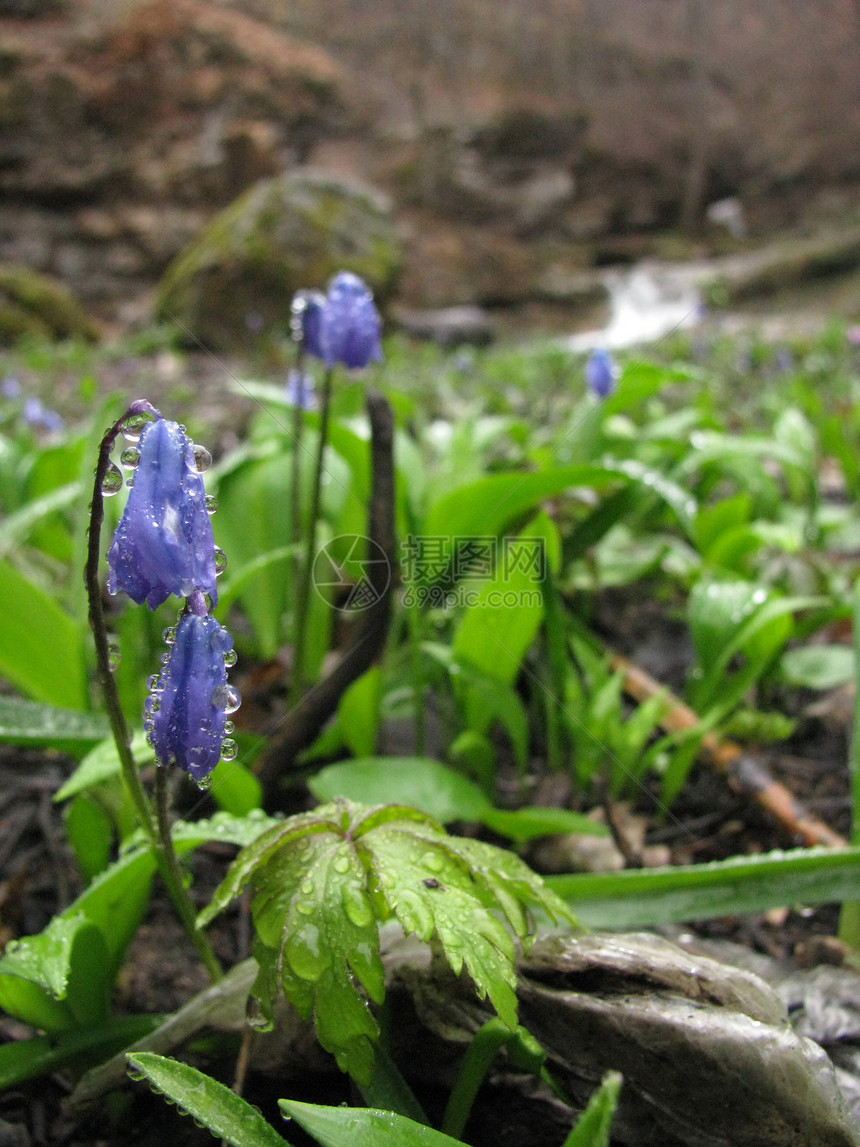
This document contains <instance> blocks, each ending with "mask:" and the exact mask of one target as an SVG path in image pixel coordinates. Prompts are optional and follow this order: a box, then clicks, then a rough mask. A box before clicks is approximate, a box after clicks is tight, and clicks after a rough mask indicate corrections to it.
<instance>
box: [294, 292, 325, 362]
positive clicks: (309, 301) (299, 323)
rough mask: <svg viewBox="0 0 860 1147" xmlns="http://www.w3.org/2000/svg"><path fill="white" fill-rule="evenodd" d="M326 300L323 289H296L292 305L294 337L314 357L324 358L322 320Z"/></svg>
mask: <svg viewBox="0 0 860 1147" xmlns="http://www.w3.org/2000/svg"><path fill="white" fill-rule="evenodd" d="M325 302H326V299H325V295H324V294H323V293H322V291H296V293H295V295H294V296H293V302H292V305H291V307H290V311H291V313H292V318H291V319H290V327H291V328H292V332H293V338H294V339H295V340H296V341H297V342H301V344H302V346H303V347H304V349H305V350H306V351H307V353H308V354H312V355H313V356H314V358H322V348H321V346H320V320H321V319H322V312H323V307H324V306H325Z"/></svg>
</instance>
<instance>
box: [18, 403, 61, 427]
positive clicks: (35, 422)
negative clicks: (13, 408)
mask: <svg viewBox="0 0 860 1147" xmlns="http://www.w3.org/2000/svg"><path fill="white" fill-rule="evenodd" d="M22 414H23V415H24V421H25V422H26V423H27V425H28V426H29V427H30V429H31V430H47V431H48V432H49V433H54V432H55V431H57V430H62V429H63V420H62V418H61V417H60V416H59V414H57V412H56V410H49V409H48V408H47V407H46V406H45V405H44V404H43V402H42V400H41V399H40V398H35V397H33V396H30V397H29V398H26V399H25V400H24V408H23V410H22Z"/></svg>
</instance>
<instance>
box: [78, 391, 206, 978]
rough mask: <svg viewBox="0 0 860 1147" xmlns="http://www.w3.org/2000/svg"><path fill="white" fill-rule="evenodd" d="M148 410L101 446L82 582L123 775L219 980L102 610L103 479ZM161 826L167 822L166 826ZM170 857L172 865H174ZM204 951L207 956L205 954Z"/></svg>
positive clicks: (136, 407) (170, 886)
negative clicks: (146, 764)
mask: <svg viewBox="0 0 860 1147" xmlns="http://www.w3.org/2000/svg"><path fill="white" fill-rule="evenodd" d="M139 413H148V414H151V415H154V416H156V417H160V415H159V414H158V411H157V410H155V408H154V407H152V406H150V404H149V403H148V402H145V401H143V400H139V401H138V402H134V403H132V405H131V406H130V407H129V409H128V410H127V411H126V412H125V414H124V415H123V416H122V418H120V419H118V420H117V421H116V422H115V423H114V424H113V426H111V427H110V428H109V429H108V431H107V433H106V434H105V436H104V438H103V439H102V442H101V446H100V448H99V456H98V462H97V463H96V473H95V483H94V486H93V500H92V503H91V505H90V524H89V531H88V534H87V563H86V567H85V570H84V581H85V583H86V587H87V599H88V601H89V620H90V628H91V629H92V632H93V639H94V641H95V647H96V666H97V674H98V681H99V686H100V687H101V691H102V695H103V697H104V702H105V709H106V710H107V717H108V721H109V723H110V728H111V733H112V735H113V739H114V744H115V745H116V751H117V755H118V757H119V760H120V767H121V769H122V776H123V780H124V781H125V784H126V786H127V788H128V791H129V793H130V794H131V799H132V801H133V803H134V807H135V810H136V812H137V815H138V819H139V820H140V824H141V827H142V828H143V831H144V833H145V835H146V837H147V840H148V841H149V843H150V846H151V847H152V851H153V855H154V857H155V862H156V864H157V865H158V870H159V872H160V873H161V877H162V879H163V881H164V884H165V887H166V888H167V891H168V893H169V895H170V899H171V900H172V901H173V904H174V906H175V908H176V911H177V912H178V914H179V918H180V920H181V921H182V923H183V925H184V926H185V928H186V930H187V931H188V935H189V937H190V939H191V942H192V943H193V944H194V946H195V948H196V949H197V951H198V952H199V953H200V957H201V959H202V960H203V963H204V964H205V966H206V968H207V970H208V972H209V974H210V976H212V978H213V979H218V978H219V976H220V974H221V969H220V967H219V966H218V961H217V959H216V957H215V953H214V952H213V951H212V946H211V944H210V942H209V938H208V937H207V936H206V935H205V933H203V932H200V931H199V930H198V929H197V928H196V926H195V923H194V920H195V912H194V905H193V904H192V902H191V898H190V896H189V895H188V890H187V889H186V888H185V885H184V884H183V882H182V876H181V873H180V872H179V865H178V861H177V860H176V854H175V852H174V851H173V841H172V839H171V837H170V832H169V826H168V829H167V834H166V836H165V835H164V834H163V832H160V831H159V823H158V821H157V820H156V817H155V814H154V812H153V809H152V805H151V804H150V801H149V798H148V797H147V795H146V791H145V789H144V787H143V782H142V781H141V779H140V773H139V772H138V769H137V765H136V763H135V760H134V756H133V755H132V751H131V738H130V737H129V732H128V725H127V724H126V720H125V715H124V713H123V711H122V706H121V704H120V700H119V691H118V689H117V686H116V681H115V679H114V676H113V673H112V672H111V667H110V643H109V641H108V633H107V625H106V623H105V615H104V608H103V606H102V592H101V591H102V587H101V584H100V581H99V563H100V557H101V552H100V551H101V529H102V523H103V522H104V496H103V493H102V483H103V482H104V480H105V476H106V475H107V473H108V470H109V468H110V466H111V460H110V454H111V450H112V449H113V445H114V442H115V441H116V437H117V435H118V434H119V432H120V430H121V429H122V424H123V423H124V422H125V420H126V419H127V418H128V417H129V415H133V414H139ZM162 827H163V826H162ZM171 857H172V863H171ZM204 949H205V950H206V953H207V954H206V955H204V954H203V952H204Z"/></svg>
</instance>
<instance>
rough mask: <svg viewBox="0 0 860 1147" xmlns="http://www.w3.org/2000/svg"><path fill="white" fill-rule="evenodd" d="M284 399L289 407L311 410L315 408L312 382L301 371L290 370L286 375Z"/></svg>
mask: <svg viewBox="0 0 860 1147" xmlns="http://www.w3.org/2000/svg"><path fill="white" fill-rule="evenodd" d="M286 399H287V402H288V403H289V404H290V406H299V407H301V409H302V410H313V409H314V407H315V406H316V399H315V397H314V382H313V379H312V378H311V376H310V375H309V374H305V372H304V371H303V370H291V371H290V373H289V374H288V375H287V388H286Z"/></svg>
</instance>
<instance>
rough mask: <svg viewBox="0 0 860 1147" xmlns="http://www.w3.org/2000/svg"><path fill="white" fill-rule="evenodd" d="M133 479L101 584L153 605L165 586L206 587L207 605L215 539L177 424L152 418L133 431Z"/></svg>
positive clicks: (177, 589)
mask: <svg viewBox="0 0 860 1147" xmlns="http://www.w3.org/2000/svg"><path fill="white" fill-rule="evenodd" d="M139 449H140V461H139V462H138V464H137V468H136V470H135V475H134V485H133V486H132V489H131V491H130V493H129V497H128V502H127V503H126V507H125V510H124V511H123V515H122V518H121V519H120V522H119V525H118V526H117V529H116V533H115V534H114V537H113V542H112V544H111V547H110V550H109V551H108V568H109V571H110V576H109V578H108V589H109V590H110V592H111V593H119V591H120V590H124V591H125V592H126V593H127V594H128V596H129V597H130V598H131V599H132V601H135V602H137V604H138V605H140V604H141V603H142V602H143V601H146V604H147V605H148V606H149V608H150V609H156V608H157V607H158V606H159V605H161V603H162V602H163V601H166V600H167V598H168V597H169V596H170V595H171V594H176V595H177V596H179V597H188V596H189V595H190V594H191V593H193V592H194V590H201V591H202V592H203V593H208V594H209V595H210V596H211V598H212V603H213V605H214V604H215V602H216V601H217V600H218V595H217V591H216V589H215V544H214V540H213V537H212V523H211V522H210V520H209V514H208V513H207V510H206V492H205V489H204V487H203V479H202V478H201V476H200V474H199V472H198V471H197V469H196V468H195V461H194V454H193V451H192V446H191V443H190V442H189V439H188V436H187V434H186V433H185V431H184V430H183V429H182V427H181V426H179V425H178V424H177V423H176V422H170V421H168V420H167V419H165V418H159V419H158V420H157V421H155V422H150V423H148V424H147V425H146V426H145V427H144V429H143V432H142V433H141V436H140V445H139Z"/></svg>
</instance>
